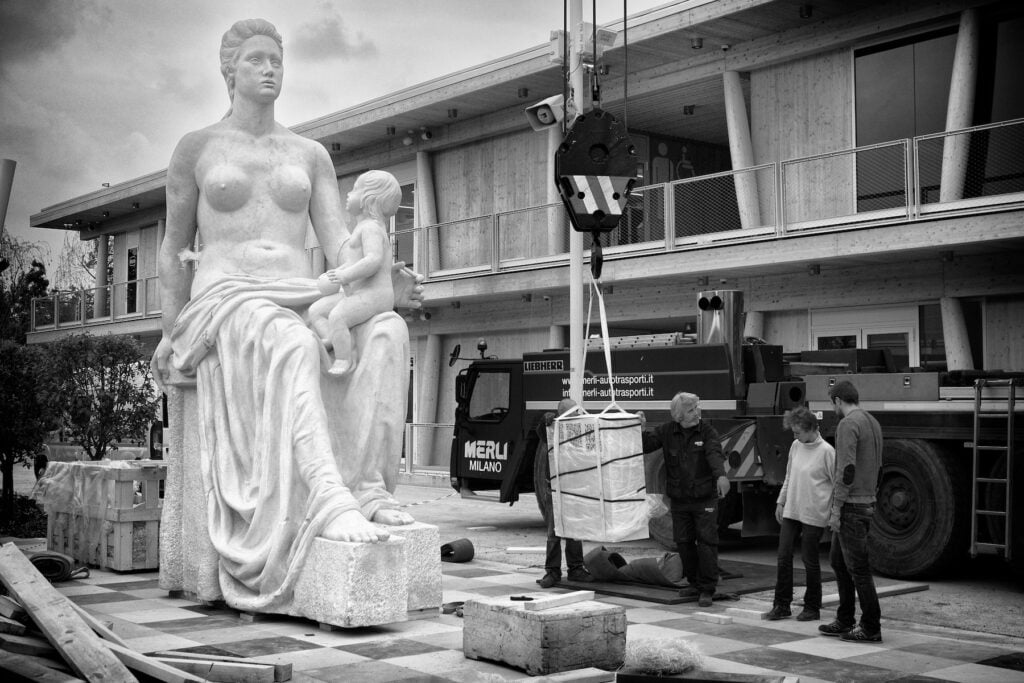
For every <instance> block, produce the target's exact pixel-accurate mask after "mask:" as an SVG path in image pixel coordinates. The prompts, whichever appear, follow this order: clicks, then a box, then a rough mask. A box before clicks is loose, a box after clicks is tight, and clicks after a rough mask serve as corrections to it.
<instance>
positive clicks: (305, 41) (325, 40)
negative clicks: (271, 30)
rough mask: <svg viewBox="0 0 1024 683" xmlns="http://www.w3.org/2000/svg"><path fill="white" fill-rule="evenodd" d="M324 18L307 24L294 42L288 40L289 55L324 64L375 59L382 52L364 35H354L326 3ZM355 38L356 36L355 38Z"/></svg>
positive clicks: (357, 33) (354, 32) (287, 50)
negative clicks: (332, 60)
mask: <svg viewBox="0 0 1024 683" xmlns="http://www.w3.org/2000/svg"><path fill="white" fill-rule="evenodd" d="M322 9H323V11H324V13H325V14H324V16H323V17H318V18H317V20H316V21H307V22H305V23H304V24H302V25H301V26H300V27H299V30H298V31H297V32H296V35H295V37H294V38H292V39H291V40H289V39H288V38H287V37H286V38H285V53H286V54H288V55H295V56H297V57H300V58H302V59H308V60H312V61H324V60H330V59H339V58H350V59H351V58H355V59H372V58H374V57H376V56H377V55H378V54H379V53H380V52H379V50H378V48H377V45H376V44H375V43H374V42H373V41H372V40H370V39H368V38H366V36H364V35H363V33H362V32H361V31H352V29H351V28H350V27H349V25H348V24H347V23H346V22H345V20H344V19H343V18H342V17H341V16H340V15H339V14H338V13H337V11H336V10H335V9H334V8H333V7H331V6H330V5H328V4H327V3H324V4H323V6H322ZM353 34H354V35H353Z"/></svg>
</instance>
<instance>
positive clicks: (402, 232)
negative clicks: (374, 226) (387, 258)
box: [391, 183, 416, 268]
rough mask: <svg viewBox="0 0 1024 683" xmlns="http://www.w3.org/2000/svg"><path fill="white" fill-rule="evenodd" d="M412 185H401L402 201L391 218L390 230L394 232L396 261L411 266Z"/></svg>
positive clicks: (413, 240) (412, 240) (413, 211)
mask: <svg viewBox="0 0 1024 683" xmlns="http://www.w3.org/2000/svg"><path fill="white" fill-rule="evenodd" d="M414 187H415V186H414V185H413V183H409V184H408V185H402V203H401V204H400V205H399V207H398V212H397V213H396V214H395V217H394V218H393V219H392V227H391V232H393V233H394V238H393V240H392V244H393V245H394V248H393V255H394V258H395V260H396V261H405V265H407V266H409V267H410V268H412V267H413V243H414V242H415V237H414V235H415V233H414V232H413V227H415V224H414V221H415V215H416V213H415V210H414V208H413V207H414V201H415V199H414V194H413V193H414Z"/></svg>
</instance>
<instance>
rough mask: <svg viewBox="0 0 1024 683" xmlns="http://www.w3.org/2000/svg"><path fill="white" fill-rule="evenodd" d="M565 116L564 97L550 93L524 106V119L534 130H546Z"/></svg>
mask: <svg viewBox="0 0 1024 683" xmlns="http://www.w3.org/2000/svg"><path fill="white" fill-rule="evenodd" d="M564 118H565V98H564V97H562V96H561V95H552V96H551V97H548V98H546V99H543V100H541V101H540V102H538V103H536V104H531V105H530V106H529V107H527V108H526V120H527V121H529V122H530V127H531V128H533V129H534V130H547V129H548V128H551V127H552V126H557V125H558V124H559V122H560V121H562V119H564Z"/></svg>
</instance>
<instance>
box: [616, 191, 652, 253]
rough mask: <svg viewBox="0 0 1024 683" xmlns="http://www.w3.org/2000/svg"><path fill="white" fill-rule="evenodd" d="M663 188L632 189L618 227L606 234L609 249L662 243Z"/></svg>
mask: <svg viewBox="0 0 1024 683" xmlns="http://www.w3.org/2000/svg"><path fill="white" fill-rule="evenodd" d="M665 189H666V186H665V185H648V186H646V187H638V188H636V189H634V190H633V191H632V192H631V193H630V195H629V200H628V201H627V202H626V208H625V209H624V210H623V212H622V218H620V219H619V225H618V227H616V228H615V229H614V230H612V231H611V233H609V235H608V244H609V245H611V246H616V245H625V244H644V243H647V242H659V243H664V241H665V220H666V218H665Z"/></svg>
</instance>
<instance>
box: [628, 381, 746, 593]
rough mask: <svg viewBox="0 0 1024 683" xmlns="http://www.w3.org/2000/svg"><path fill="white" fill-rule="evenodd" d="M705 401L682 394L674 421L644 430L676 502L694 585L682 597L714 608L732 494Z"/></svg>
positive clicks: (680, 540) (678, 536)
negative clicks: (705, 417)
mask: <svg viewBox="0 0 1024 683" xmlns="http://www.w3.org/2000/svg"><path fill="white" fill-rule="evenodd" d="M699 402H700V398H699V397H698V396H697V395H695V394H688V393H685V392H680V393H678V394H676V395H675V396H674V397H673V398H672V402H671V403H670V404H669V413H670V414H671V415H672V421H671V422H667V423H665V424H663V425H661V426H660V427H658V428H657V429H655V430H650V431H644V436H643V443H644V453H650V452H652V451H656V450H658V449H659V448H660V449H662V452H663V453H664V455H665V474H666V475H667V481H666V484H665V495H666V496H668V498H669V500H670V502H671V511H672V536H673V540H675V542H676V547H677V548H678V550H679V557H680V558H681V559H682V561H683V572H684V573H685V574H686V578H687V580H688V581H689V584H690V585H689V586H686V587H684V588H683V589H682V590H680V591H679V595H680V596H683V597H692V596H693V595H697V596H698V604H699V605H700V606H701V607H710V606H711V602H712V597H713V596H714V594H715V587H716V586H717V585H718V499H719V498H724V497H725V495H726V494H727V493H728V492H729V478H728V477H727V476H726V474H725V458H724V457H723V455H722V443H721V441H720V440H719V438H718V432H717V431H715V428H714V427H712V426H711V425H709V424H708V423H706V422H703V421H702V420H701V419H700V406H699Z"/></svg>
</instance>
